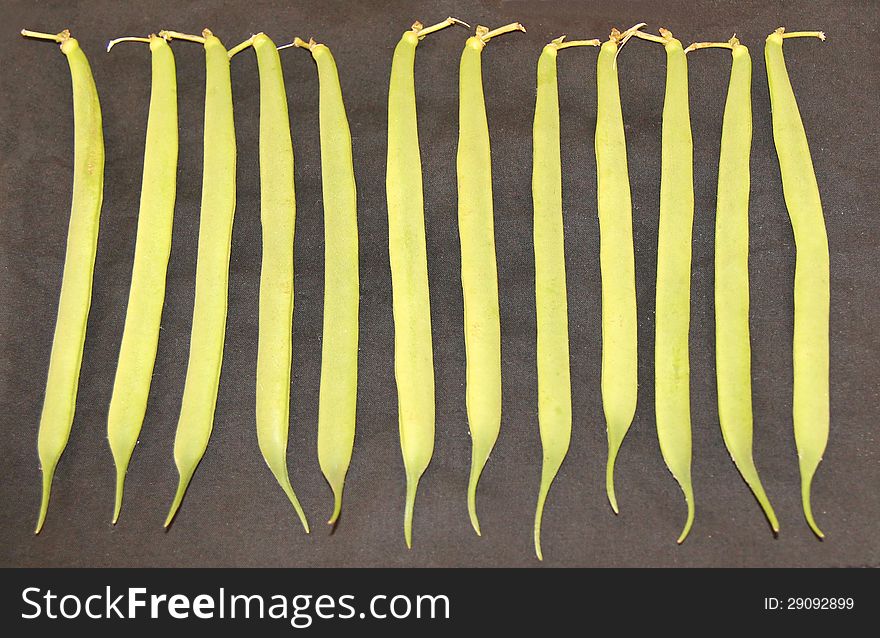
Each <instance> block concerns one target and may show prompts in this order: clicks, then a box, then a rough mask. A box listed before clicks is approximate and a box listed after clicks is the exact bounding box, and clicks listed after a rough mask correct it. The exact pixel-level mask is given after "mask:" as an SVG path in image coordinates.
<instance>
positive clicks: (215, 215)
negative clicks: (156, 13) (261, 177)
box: [159, 29, 235, 527]
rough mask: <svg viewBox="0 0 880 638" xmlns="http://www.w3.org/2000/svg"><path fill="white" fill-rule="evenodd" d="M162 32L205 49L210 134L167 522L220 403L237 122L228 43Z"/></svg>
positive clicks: (207, 132) (208, 35)
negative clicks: (174, 478)
mask: <svg viewBox="0 0 880 638" xmlns="http://www.w3.org/2000/svg"><path fill="white" fill-rule="evenodd" d="M159 35H160V36H162V37H166V38H169V39H172V38H173V39H181V40H190V41H194V42H199V43H201V44H203V45H204V47H205V65H206V80H205V138H204V147H205V154H204V168H203V173H202V202H201V216H200V219H199V249H198V257H197V263H196V290H195V304H194V307H193V323H192V335H191V337H190V348H189V363H188V365H187V370H186V382H185V385H184V389H183V403H182V405H181V409H180V417H179V419H178V422H177V435H176V437H175V440H174V462H175V464H176V465H177V471H178V473H179V475H180V481H179V483H178V487H177V492H176V493H175V495H174V501H173V502H172V503H171V508H170V510H169V512H168V517H167V518H166V519H165V527H168V526H169V525H170V524H171V521H172V520H174V515H175V514H176V513H177V510H178V508H179V507H180V503H181V501H182V500H183V496H184V494H185V493H186V489H187V487H188V486H189V483H190V480H192V477H193V474H194V473H195V471H196V467H198V464H199V462H200V461H201V460H202V456H204V454H205V450H206V449H207V447H208V440H209V439H210V437H211V430H212V429H213V426H214V408H215V407H216V404H217V389H218V387H219V385H220V368H221V365H222V363H223V342H224V338H225V333H226V310H227V288H228V282H229V249H230V244H231V241H232V220H233V216H234V214H235V126H234V123H233V115H232V86H231V83H230V80H229V57H228V55H227V52H226V48H225V47H224V46H223V44H222V43H221V42H220V40H219V39H217V37H215V36H214V35H213V34H212V33H211V32H210V31H209V30H208V29H205V30H204V31H203V32H202V37H199V36H193V35H187V34H183V33H178V32H176V31H161V32H160V33H159Z"/></svg>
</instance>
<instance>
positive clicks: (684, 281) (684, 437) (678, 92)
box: [635, 29, 694, 543]
mask: <svg viewBox="0 0 880 638" xmlns="http://www.w3.org/2000/svg"><path fill="white" fill-rule="evenodd" d="M660 34H661V36H660V37H657V36H655V35H650V34H647V33H642V32H641V31H637V32H636V33H635V35H637V36H638V37H640V38H644V39H648V40H652V41H654V42H659V43H660V44H663V46H664V48H665V49H666V96H665V99H664V102H663V132H662V135H663V140H662V160H661V161H662V168H661V177H660V230H659V238H658V244H657V310H656V313H657V323H656V334H655V342H654V388H655V397H654V400H655V409H656V415H657V437H658V439H659V441H660V451H661V453H662V454H663V459H664V460H665V461H666V466H667V467H668V468H669V471H670V472H672V475H673V476H674V477H675V479H676V480H677V481H678V483H679V485H680V486H681V490H682V492H683V493H684V497H685V501H686V502H687V509H688V511H687V520H686V521H685V524H684V528H683V529H682V532H681V534H680V535H679V537H678V542H679V543H682V542H684V539H685V538H687V535H688V533H689V532H690V529H691V526H692V525H693V522H694V492H693V486H692V484H691V416H690V410H691V408H690V365H689V361H688V330H689V326H690V286H691V237H692V233H693V222H694V157H693V155H694V153H693V142H692V140H691V122H690V113H689V108H688V77H687V74H688V70H687V59H686V57H685V53H684V49H683V48H682V46H681V42H679V41H678V40H676V39H675V38H674V37H673V36H672V33H670V32H669V31H667V30H666V29H660Z"/></svg>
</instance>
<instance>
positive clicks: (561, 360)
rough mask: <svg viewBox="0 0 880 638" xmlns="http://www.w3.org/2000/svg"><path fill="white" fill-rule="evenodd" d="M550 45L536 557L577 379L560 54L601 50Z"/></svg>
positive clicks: (543, 144)
mask: <svg viewBox="0 0 880 638" xmlns="http://www.w3.org/2000/svg"><path fill="white" fill-rule="evenodd" d="M564 39H565V36H562V37H559V38H556V39H555V40H553V41H552V42H550V44H548V45H546V46H545V47H544V49H543V51H542V52H541V56H540V57H539V58H538V92H537V97H536V100H535V123H534V128H533V139H534V144H533V158H534V159H533V164H532V200H533V203H534V209H535V220H534V225H535V227H534V245H535V308H536V313H537V328H538V330H537V332H538V335H537V339H538V344H537V347H538V357H537V360H538V426H539V428H540V431H541V447H542V449H543V469H542V470H541V485H540V488H539V489H538V505H537V508H536V510H535V531H534V536H535V553H536V554H537V555H538V559H540V560H543V558H544V556H543V553H542V552H541V519H542V517H543V514H544V502H545V501H546V500H547V493H548V492H549V491H550V486H551V484H552V483H553V479H554V478H555V477H556V473H557V472H558V471H559V467H560V466H561V465H562V462H563V461H564V460H565V455H566V454H567V453H568V445H569V442H570V440H571V377H570V369H569V360H568V299H567V297H566V295H567V292H566V284H565V238H564V235H563V220H562V160H561V149H560V135H559V89H558V80H557V75H556V55H557V52H558V51H559V50H560V49H565V48H567V47H573V46H598V45H599V44H600V43H599V41H598V40H573V41H571V42H563V40H564Z"/></svg>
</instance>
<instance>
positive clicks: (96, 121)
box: [21, 29, 104, 534]
mask: <svg viewBox="0 0 880 638" xmlns="http://www.w3.org/2000/svg"><path fill="white" fill-rule="evenodd" d="M21 34H22V35H23V36H25V37H29V38H37V39H41V40H51V41H53V42H57V43H58V44H59V45H60V46H61V52H62V53H63V54H64V55H65V57H66V58H67V64H68V66H69V67H70V80H71V84H72V85H73V136H74V139H73V145H74V155H73V201H72V203H71V206H70V225H69V227H68V231H67V250H66V255H65V257H64V274H63V276H62V279H61V298H60V300H59V302H58V316H57V318H56V320H55V336H54V337H53V339H52V354H51V356H50V358H49V374H48V377H47V379H46V398H45V399H44V401H43V412H42V414H41V415H40V431H39V434H38V437H37V451H38V454H39V457H40V467H41V468H42V471H43V494H42V498H41V500H40V513H39V516H38V519H37V526H36V529H35V533H37V534H39V533H40V530H41V529H42V528H43V523H44V522H45V521H46V512H47V511H48V509H49V496H50V494H51V491H52V477H53V476H54V475H55V467H56V466H57V465H58V461H59V459H60V458H61V454H62V453H63V452H64V448H65V447H66V446H67V441H68V439H69V438H70V428H71V426H72V425H73V414H74V411H75V410H76V392H77V387H78V385H79V370H80V365H81V364H82V355H83V344H84V343H85V338H86V325H87V324H88V320H89V307H90V305H91V301H92V276H93V274H94V267H95V252H96V251H97V247H98V225H99V221H100V217H101V202H102V201H103V198H104V135H103V132H102V130H101V104H100V103H99V102H98V92H97V90H96V89H95V80H94V79H93V78H92V70H91V67H89V61H88V60H87V59H86V56H85V54H84V53H83V51H82V49H81V48H80V46H79V42H77V41H76V40H75V39H74V38H72V37H70V32H69V31H67V30H64V31H62V32H61V33H58V34H56V35H52V34H48V33H39V32H36V31H28V30H26V29H25V30H22V32H21Z"/></svg>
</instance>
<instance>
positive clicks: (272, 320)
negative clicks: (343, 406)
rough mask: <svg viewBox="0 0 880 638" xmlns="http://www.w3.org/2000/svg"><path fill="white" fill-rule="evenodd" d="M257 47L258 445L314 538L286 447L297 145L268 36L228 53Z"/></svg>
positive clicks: (275, 51) (278, 65) (277, 60)
mask: <svg viewBox="0 0 880 638" xmlns="http://www.w3.org/2000/svg"><path fill="white" fill-rule="evenodd" d="M250 46H253V49H254V51H255V52H256V54H257V67H258V69H259V73H260V222H261V224H262V229H263V263H262V268H261V269H260V326H259V336H258V340H257V397H256V400H257V407H256V418H257V442H258V444H259V446H260V451H261V452H262V454H263V458H264V459H265V461H266V464H267V465H268V466H269V469H270V470H271V471H272V474H273V475H274V476H275V479H276V480H277V481H278V484H279V485H280V486H281V489H282V490H284V493H285V494H286V495H287V498H288V499H289V500H290V503H291V504H292V505H293V509H294V511H296V513H297V515H298V516H299V519H300V521H301V522H302V525H303V528H304V529H305V530H306V532H307V533H308V531H309V523H308V520H307V519H306V515H305V512H303V509H302V506H301V505H300V502H299V499H298V498H297V497H296V493H295V492H294V491H293V487H292V486H291V484H290V475H289V472H288V469H287V444H288V431H289V424H290V374H291V370H290V367H291V361H292V357H293V354H292V353H293V344H292V333H291V330H292V324H293V246H294V227H295V221H296V194H295V191H294V178H293V145H292V143H291V138H290V116H289V114H288V110H287V92H286V91H285V89H284V76H283V75H282V72H281V59H280V58H279V56H278V49H276V48H275V43H274V42H272V40H271V39H269V37H268V36H267V35H266V34H265V33H258V34H256V35H253V36H251V37H250V38H248V39H247V40H245V41H244V42H242V43H241V44H239V45H238V46H235V47H232V48H231V49H230V50H229V53H228V55H229V58H230V59H231V58H232V57H233V56H234V55H235V54H236V53H238V52H239V51H242V50H244V49H246V48H247V47H250Z"/></svg>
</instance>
